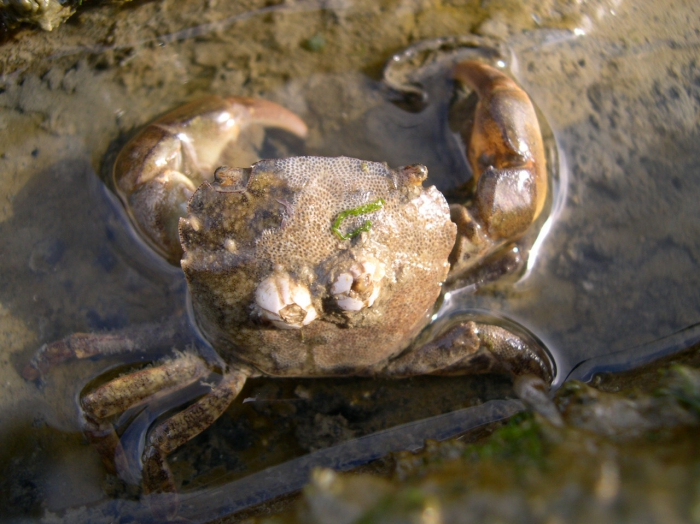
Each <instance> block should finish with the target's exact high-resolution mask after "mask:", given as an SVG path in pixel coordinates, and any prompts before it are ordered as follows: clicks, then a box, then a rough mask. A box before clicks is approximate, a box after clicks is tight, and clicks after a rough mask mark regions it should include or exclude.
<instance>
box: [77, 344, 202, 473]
mask: <svg viewBox="0 0 700 524" xmlns="http://www.w3.org/2000/svg"><path fill="white" fill-rule="evenodd" d="M206 372H207V368H206V366H205V365H204V363H203V362H202V361H201V360H200V359H199V358H197V357H195V356H194V355H190V354H183V355H181V356H178V357H177V358H175V359H173V360H171V361H169V362H166V363H165V364H163V365H161V366H156V367H152V368H147V369H144V370H141V371H139V372H137V373H133V374H131V375H125V376H123V377H119V378H116V379H114V380H112V381H110V382H108V383H107V384H104V385H102V386H100V387H98V388H97V389H95V390H94V391H91V392H90V393H88V394H87V395H84V396H83V397H81V399H80V405H81V407H82V408H83V413H84V415H85V422H84V425H83V431H84V432H85V435H86V436H87V438H88V440H89V441H90V443H91V444H92V445H93V446H94V447H95V449H96V450H97V452H98V453H99V455H100V457H101V458H102V462H103V463H104V465H105V466H106V468H107V469H108V470H109V471H110V472H112V473H118V472H119V471H125V470H126V468H127V467H128V465H127V463H126V458H125V456H124V450H123V448H122V445H121V442H120V440H119V437H118V436H117V433H116V431H115V430H114V426H113V425H112V423H111V422H109V421H108V420H105V419H107V418H108V417H111V416H112V415H116V414H118V413H123V412H124V411H126V410H127V409H129V408H131V407H133V406H137V405H139V404H143V403H144V402H146V401H148V400H150V398H151V397H153V396H154V395H156V394H157V393H168V392H169V391H172V390H174V389H179V388H182V387H185V386H187V385H189V384H191V383H192V382H194V381H195V380H197V379H198V378H201V377H202V376H204V374H205V373H206Z"/></svg>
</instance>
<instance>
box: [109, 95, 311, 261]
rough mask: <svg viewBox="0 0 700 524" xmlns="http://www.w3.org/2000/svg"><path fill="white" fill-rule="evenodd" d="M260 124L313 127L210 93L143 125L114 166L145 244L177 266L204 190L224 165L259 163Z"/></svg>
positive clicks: (273, 107)
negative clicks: (186, 226) (181, 229)
mask: <svg viewBox="0 0 700 524" xmlns="http://www.w3.org/2000/svg"><path fill="white" fill-rule="evenodd" d="M253 126H261V127H263V128H266V129H267V128H277V129H282V130H284V131H288V132H289V133H291V134H293V135H296V136H297V137H299V138H302V139H303V138H305V137H306V135H307V132H308V130H307V127H306V124H305V123H304V121H303V120H302V119H301V118H299V117H298V116H297V115H295V114H294V113H292V112H291V111H289V110H288V109H285V108H284V107H282V106H279V105H277V104H275V103H274V102H270V101H268V100H261V99H257V98H249V97H226V98H222V97H219V96H209V97H205V98H202V99H200V100H196V101H194V102H191V103H189V104H186V105H184V106H182V107H180V108H178V109H175V110H174V111H171V112H170V113H167V114H166V115H164V116H162V117H161V118H159V119H158V120H156V121H155V122H152V123H151V124H149V125H147V126H146V127H145V128H143V129H142V130H141V131H140V132H139V133H138V134H137V135H136V136H134V138H132V139H131V140H130V141H129V142H128V143H127V144H126V145H125V146H124V148H123V149H122V151H121V152H120V153H119V156H118V157H117V159H116V161H115V163H114V173H113V176H114V186H115V188H116V192H117V194H118V195H119V198H120V199H121V201H122V202H123V204H124V207H125V208H126V211H127V213H128V214H129V217H130V218H131V220H132V223H133V224H134V226H136V229H137V230H138V231H139V233H141V236H142V237H143V239H144V240H145V241H146V242H147V243H148V244H149V245H150V246H151V247H152V248H153V249H154V250H155V251H156V252H157V253H158V254H159V255H161V256H162V257H163V258H165V259H166V260H168V261H169V262H170V263H171V264H174V265H177V264H179V262H180V257H181V256H182V247H181V246H180V237H179V234H178V224H179V220H180V218H182V217H184V216H185V215H186V214H187V202H188V200H189V199H190V197H191V196H192V194H193V193H194V192H195V190H196V189H197V187H198V186H199V185H200V184H201V183H202V182H204V181H206V180H208V181H211V180H212V179H213V175H214V170H215V169H216V168H217V167H219V166H220V165H222V164H224V163H226V162H227V161H228V162H235V163H236V164H237V165H250V163H252V162H254V161H256V160H258V159H259V156H258V151H257V147H256V146H257V144H255V137H257V136H258V135H257V134H256V133H254V132H252V128H253Z"/></svg>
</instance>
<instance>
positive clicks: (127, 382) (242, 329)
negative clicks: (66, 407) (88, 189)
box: [24, 61, 552, 493]
mask: <svg viewBox="0 0 700 524" xmlns="http://www.w3.org/2000/svg"><path fill="white" fill-rule="evenodd" d="M453 71H454V73H453V75H454V78H455V79H456V80H457V82H458V83H461V84H464V85H465V86H467V87H468V88H470V89H472V90H474V91H475V92H476V93H477V95H478V103H477V106H476V109H475V113H474V120H473V124H471V125H470V126H469V128H468V129H467V130H465V135H466V136H467V137H468V138H469V140H468V143H467V144H466V149H467V156H468V160H469V162H470V164H471V166H472V169H473V176H474V187H475V190H474V195H473V198H472V199H471V200H470V201H469V202H468V203H467V204H466V205H463V204H452V205H448V203H447V201H446V200H445V197H444V196H443V195H442V194H441V193H440V192H439V191H438V190H437V189H436V188H435V187H432V186H431V187H424V186H423V182H424V181H425V179H426V177H427V168H426V167H424V166H422V165H410V166H404V167H399V168H396V169H391V168H389V167H388V166H387V165H386V164H381V163H377V162H369V161H364V160H359V159H354V158H348V157H337V158H326V157H291V158H284V159H277V160H260V161H258V162H255V163H254V164H253V165H252V167H242V168H241V167H239V168H228V167H218V166H220V164H222V163H223V162H222V155H225V158H226V159H230V158H232V157H233V158H236V159H238V160H236V161H237V162H238V165H249V163H244V161H242V160H240V159H241V158H242V157H241V156H240V155H241V154H250V151H251V143H252V142H253V140H252V139H251V136H252V135H251V134H250V129H252V126H255V125H262V126H263V127H278V128H282V129H284V130H286V131H288V132H290V133H292V134H295V135H297V136H299V137H302V138H303V137H304V136H305V134H306V126H305V124H304V122H303V121H301V119H300V118H298V117H297V116H296V115H294V114H293V113H291V112H290V111H288V110H286V109H284V108H282V107H280V106H278V105H276V104H273V103H271V102H268V101H264V100H258V99H250V98H239V97H232V98H220V97H209V98H206V99H204V100H200V101H198V102H195V103H191V104H189V105H186V106H184V107H182V108H180V109H177V110H175V111H173V112H172V113H169V114H167V115H165V116H163V117H162V118H160V119H158V120H157V121H155V122H153V123H151V124H149V125H148V126H147V127H145V128H144V129H142V130H141V131H140V132H139V133H138V134H137V135H136V136H135V137H134V138H133V139H132V140H131V141H130V142H129V143H128V144H127V145H126V146H125V147H124V149H123V150H122V152H121V153H120V154H119V156H118V158H117V160H116V163H115V167H114V184H115V187H116V191H117V193H118V195H119V197H120V199H121V200H122V202H123V204H124V206H125V208H126V210H127V213H128V214H129V216H130V218H131V219H132V221H133V223H134V225H135V227H136V228H137V230H138V231H139V232H140V233H141V234H142V236H143V237H144V238H145V240H146V242H147V243H148V244H149V245H151V247H153V248H154V249H155V250H156V251H157V252H158V253H159V254H160V255H162V256H163V257H164V258H166V259H167V260H168V261H170V262H171V263H172V264H178V263H179V264H180V265H181V267H182V270H183V271H184V273H185V276H186V278H187V282H188V286H189V293H190V298H191V303H192V311H193V315H194V320H195V322H196V325H197V326H198V328H199V329H200V330H201V333H202V334H203V335H204V337H205V338H206V339H207V340H208V341H209V342H210V343H211V345H212V346H213V347H214V348H215V349H216V351H217V352H218V354H219V356H220V357H221V361H217V362H214V363H212V362H211V361H209V360H206V359H203V358H200V357H199V356H197V355H194V354H193V353H191V352H188V353H178V354H177V355H176V356H175V357H174V358H171V359H169V360H166V361H164V362H161V363H160V364H158V365H154V366H153V367H149V368H145V369H142V370H140V371H137V372H134V373H132V374H126V375H123V376H120V377H118V378H116V379H113V380H111V381H109V382H107V383H106V384H102V385H100V386H99V387H97V388H96V389H93V390H92V391H89V392H88V393H86V394H84V395H83V396H82V397H81V399H80V402H81V406H82V409H83V412H84V416H85V431H86V433H87V434H88V436H89V438H90V439H91V440H92V441H93V443H94V444H95V445H96V446H97V448H98V449H99V450H100V452H101V454H102V455H103V457H105V458H106V459H107V462H108V463H110V464H112V465H113V466H114V465H115V463H116V470H117V471H120V465H119V462H120V460H122V459H123V457H122V455H123V450H121V445H120V442H119V437H118V436H117V434H116V432H115V430H114V428H113V426H112V419H113V418H114V417H115V416H116V415H118V414H120V413H122V412H124V411H125V410H127V409H129V408H131V407H134V406H137V405H141V404H145V403H147V402H149V400H150V399H151V398H152V397H154V396H156V395H158V396H162V394H163V392H173V391H175V390H178V389H179V388H182V387H184V386H185V385H189V384H192V383H194V382H197V381H202V380H204V379H206V378H207V377H208V376H209V375H211V374H212V372H213V371H215V373H214V375H212V376H217V375H219V376H220V380H218V381H217V382H215V383H213V384H212V385H211V388H210V391H209V392H208V393H206V394H204V395H203V396H201V398H199V399H198V400H196V401H195V402H194V403H192V404H190V405H189V406H188V407H187V408H185V409H184V410H183V411H181V412H179V413H176V414H174V415H172V416H171V417H170V418H167V419H165V420H163V421H161V422H160V423H158V424H157V425H156V426H155V427H154V428H153V429H152V430H151V431H150V432H149V434H148V437H147V442H146V444H145V449H144V451H143V454H142V463H143V469H142V479H143V487H144V491H145V492H146V493H157V492H165V493H169V492H173V491H174V489H175V487H174V483H173V479H172V475H171V473H170V469H169V467H168V463H167V460H166V459H167V456H168V454H169V453H171V452H172V451H173V450H175V449H176V448H178V447H179V446H181V445H182V444H183V443H185V442H187V441H188V440H190V439H191V438H193V437H194V436H196V435H197V434H199V433H200V432H202V431H203V430H205V429H206V428H207V427H208V426H210V425H211V424H212V423H213V422H214V420H216V419H217V418H218V417H219V416H220V415H221V414H222V413H223V412H224V411H225V410H226V409H227V407H228V406H229V404H230V403H231V402H232V401H233V400H234V399H235V398H236V396H237V395H238V393H239V392H240V391H241V388H242V386H243V384H244V382H245V381H246V379H247V378H248V377H253V376H260V375H267V376H273V377H274V376H276V377H338V376H385V377H397V378H398V377H407V376H413V375H421V374H443V375H455V374H465V373H479V372H489V371H493V372H505V373H509V374H511V375H512V376H514V377H524V378H525V379H526V382H527V381H529V382H528V384H532V383H533V378H532V377H535V379H534V383H536V384H548V383H549V382H550V381H551V378H552V370H551V364H550V361H549V359H548V357H547V355H546V354H545V352H544V351H543V350H542V348H540V347H539V346H537V345H536V344H531V343H529V342H528V341H527V340H525V339H524V338H523V337H521V336H519V335H517V334H515V333H512V332H510V331H509V330H507V329H504V328H502V327H498V326H495V325H489V324H485V323H478V322H473V321H469V322H462V323H459V324H457V325H452V326H451V327H450V328H449V329H448V330H447V331H446V332H445V333H443V334H442V335H441V336H440V337H439V338H437V339H435V340H433V341H431V342H429V343H426V344H422V345H418V344H412V341H413V340H414V339H415V338H416V335H418V334H419V333H420V332H421V330H423V328H424V327H425V326H426V325H427V324H428V323H429V321H430V317H431V313H432V311H433V306H434V303H435V301H436V300H437V299H438V297H439V295H440V292H441V286H442V284H443V282H444V281H445V280H446V279H447V278H449V277H451V276H453V275H456V274H461V273H463V272H465V271H469V270H471V269H473V268H474V267H476V266H478V264H480V263H481V262H482V261H483V259H484V258H485V257H487V256H490V255H492V254H493V253H494V252H495V251H496V250H498V249H500V248H502V247H503V246H504V245H507V244H508V243H510V242H512V241H514V240H516V239H518V238H519V237H520V236H521V235H522V234H523V233H524V232H525V231H526V230H527V229H528V228H529V227H530V226H531V225H532V223H533V221H534V220H535V219H536V218H537V216H538V215H539V214H540V212H541V211H542V208H543V205H544V202H545V197H546V194H547V190H548V189H547V188H548V180H547V175H546V169H545V159H544V149H543V144H542V137H541V132H540V128H539V125H538V121H537V117H536V114H535V111H534V109H533V106H532V103H531V102H530V100H529V98H528V96H527V95H526V94H525V93H524V91H522V90H521V89H520V88H519V87H518V86H517V84H516V83H515V82H514V81H513V80H511V79H510V78H509V77H508V76H507V75H506V74H505V73H503V72H502V71H501V70H499V69H497V68H495V67H492V66H490V65H487V64H485V63H482V62H480V61H465V62H462V63H460V64H458V65H457V66H456V67H455V68H454V70H453ZM232 150H236V151H235V152H234V153H232ZM236 155H238V156H236ZM217 167H218V169H217ZM134 333H135V334H134V335H133V336H129V335H128V334H123V333H121V334H95V335H90V334H74V335H71V336H69V337H67V338H65V339H63V340H61V341H58V342H54V343H51V344H47V345H45V346H43V347H42V348H41V349H40V350H39V351H38V353H37V354H36V356H35V357H34V359H33V360H32V362H31V363H30V364H29V365H28V366H27V368H26V369H25V372H24V375H25V377H26V378H27V379H37V378H39V377H40V375H41V374H42V373H44V372H45V371H47V370H48V368H49V367H50V366H51V365H54V364H56V363H58V362H60V361H63V360H66V359H70V358H84V357H87V356H95V355H103V354H115V353H119V352H123V353H128V352H136V351H139V350H143V349H145V348H143V347H140V344H141V343H142V340H143V339H142V338H140V337H141V335H139V334H138V331H134ZM162 336H166V335H165V334H163V335H162ZM533 387H534V386H533Z"/></svg>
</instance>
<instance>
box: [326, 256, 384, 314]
mask: <svg viewBox="0 0 700 524" xmlns="http://www.w3.org/2000/svg"><path fill="white" fill-rule="evenodd" d="M385 274H386V270H385V265H384V264H383V263H381V262H379V261H377V260H375V259H374V258H371V257H368V258H366V259H365V260H364V261H362V262H356V263H354V264H353V265H352V266H351V267H350V268H349V269H348V270H347V271H345V272H343V273H340V274H339V275H338V276H336V278H335V280H334V281H333V283H332V284H331V294H332V295H333V297H334V298H335V300H336V304H337V305H338V307H339V308H340V309H342V310H343V311H360V310H361V309H364V308H366V307H371V306H372V304H374V301H375V300H377V297H378V296H379V292H380V291H381V281H382V279H383V278H384V275H385Z"/></svg>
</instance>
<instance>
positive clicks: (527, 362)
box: [382, 322, 552, 384]
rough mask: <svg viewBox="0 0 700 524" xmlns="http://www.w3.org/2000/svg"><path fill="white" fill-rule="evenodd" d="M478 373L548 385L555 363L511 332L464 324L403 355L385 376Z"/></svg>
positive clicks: (392, 362) (482, 325)
mask: <svg viewBox="0 0 700 524" xmlns="http://www.w3.org/2000/svg"><path fill="white" fill-rule="evenodd" d="M476 373H506V374H510V375H511V376H513V377H519V376H523V375H529V376H534V377H537V378H538V380H539V381H541V382H544V383H546V384H549V383H550V382H551V381H552V368H551V364H550V362H549V359H548V357H547V356H546V354H545V353H544V350H542V349H541V348H539V347H537V346H536V345H534V344H530V343H528V342H527V341H526V340H524V339H523V338H521V337H519V336H517V335H515V334H513V333H511V332H510V331H508V330H507V329H504V328H501V327H498V326H493V325H490V324H481V323H477V322H462V323H460V324H458V325H457V326H454V327H453V328H451V329H449V330H448V331H447V332H446V333H444V334H443V335H442V336H440V337H439V338H437V339H436V340H435V341H433V342H430V343H428V344H425V345H424V346H421V347H419V348H416V349H413V350H409V351H407V352H405V353H403V354H401V355H399V357H397V358H396V359H394V360H392V361H391V362H390V363H389V365H388V366H387V367H386V369H385V370H384V372H383V373H382V374H384V375H388V376H391V377H409V376H416V375H466V374H476Z"/></svg>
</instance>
